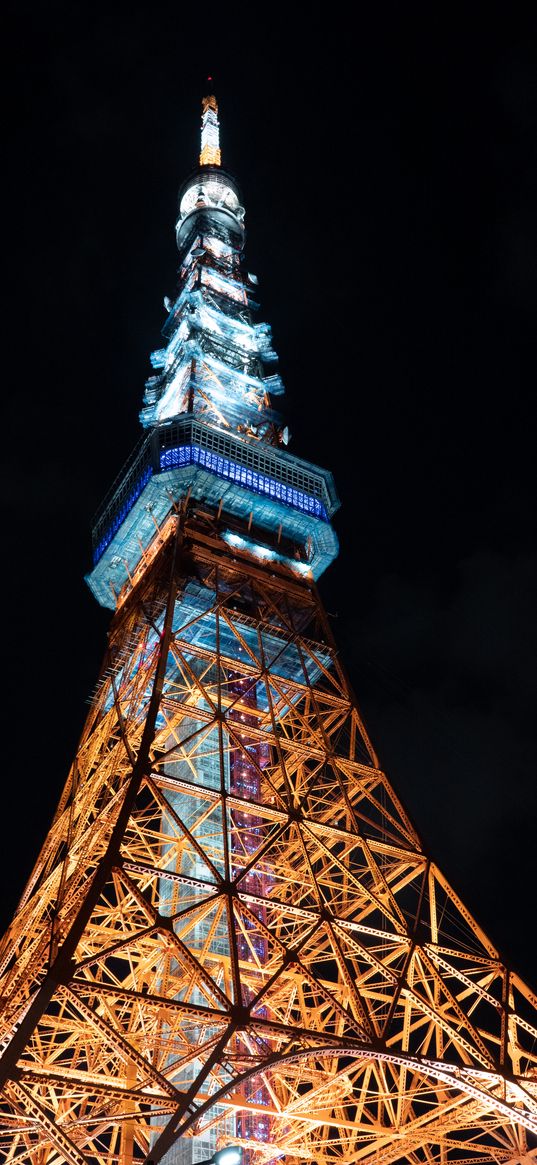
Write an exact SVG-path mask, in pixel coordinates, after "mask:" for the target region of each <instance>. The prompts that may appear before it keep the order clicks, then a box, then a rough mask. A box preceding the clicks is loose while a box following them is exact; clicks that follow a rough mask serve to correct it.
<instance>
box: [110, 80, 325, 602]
mask: <svg viewBox="0 0 537 1165" xmlns="http://www.w3.org/2000/svg"><path fill="white" fill-rule="evenodd" d="M216 110H217V107H216V101H215V99H214V97H206V98H204V100H203V120H202V148H201V154H200V167H199V169H198V170H196V171H195V172H194V174H192V175H191V177H190V178H189V179H188V180H187V181H186V182H185V184H184V186H183V187H182V189H181V191H180V196H179V216H178V219H177V225H176V238H177V246H178V250H179V283H178V288H177V292H176V295H175V298H174V299H170V298H169V297H166V298H165V307H166V310H167V313H168V318H167V320H166V322H165V324H164V328H163V333H162V334H163V338H164V343H163V345H162V347H161V348H159V349H158V350H157V351H156V352H153V353H152V355H151V363H152V366H153V369H154V373H153V375H152V376H150V378H149V379H148V381H147V383H146V386H145V396H144V407H143V409H142V412H141V414H140V419H141V422H142V425H143V427H144V428H145V429H146V431H147V432H146V435H145V437H143V438H142V440H141V442H140V444H139V446H138V447H137V449H136V450H135V451H134V454H133V456H132V458H131V460H130V462H129V463H128V465H127V467H126V469H125V471H124V473H123V475H122V477H121V480H120V481H119V483H116V486H115V487H114V489H113V490H112V491H111V493H110V494H109V495H108V497H107V499H106V500H105V503H104V504H103V506H102V507H101V510H100V511H99V513H98V515H97V518H96V521H95V526H94V531H93V557H94V568H93V570H92V572H91V574H90V575H89V576H88V583H89V586H90V587H91V590H92V591H93V593H94V595H95V597H96V598H97V599H98V600H99V602H100V603H102V604H103V605H104V606H107V607H111V608H112V609H113V608H115V606H116V603H117V600H118V597H119V596H120V595H121V594H122V593H123V588H124V587H125V586H127V587H130V586H131V585H132V583H133V581H134V580H136V579H137V578H138V577H139V573H140V571H143V570H144V569H145V565H144V564H145V561H146V555H147V552H148V550H149V547H150V546H151V545H152V544H153V542H154V538H155V531H156V528H157V527H158V529H159V530H161V529H162V527H163V524H164V523H165V521H166V518H167V516H168V515H169V514H170V513H171V512H172V511H173V508H174V506H175V505H176V504H177V503H178V502H179V500H180V499H181V498H184V497H186V495H187V494H188V496H189V498H192V499H199V500H201V499H204V500H205V501H206V502H207V503H209V504H211V505H213V506H216V507H217V509H218V512H219V516H220V521H221V528H222V536H223V537H224V538H225V539H226V540H227V541H228V543H229V544H230V545H232V546H235V547H237V548H243V549H244V548H246V547H247V548H249V549H250V550H251V551H252V552H253V553H255V554H256V555H257V556H258V557H260V558H263V559H271V558H272V559H274V560H278V561H281V562H286V563H289V564H290V565H291V567H292V569H293V571H295V572H296V573H299V574H300V573H302V574H303V573H305V572H306V573H308V572H309V571H310V570H311V572H312V574H313V576H314V577H315V578H317V577H318V576H319V575H320V574H321V572H322V571H323V570H324V569H325V567H326V566H328V564H329V563H330V562H331V561H332V559H333V558H334V557H335V555H336V554H337V539H336V536H335V533H334V531H333V529H332V527H331V525H330V517H331V515H332V514H333V513H334V511H335V510H336V508H337V505H338V501H337V497H336V493H335V489H334V484H333V478H332V475H331V473H329V472H328V471H327V470H324V469H319V468H318V467H317V466H314V465H311V464H310V463H309V462H307V461H304V460H302V459H300V458H298V457H294V456H293V455H292V454H291V453H289V452H288V450H287V443H288V430H287V428H286V427H285V426H284V425H283V424H282V419H281V416H280V413H279V412H278V411H277V410H276V409H275V407H274V400H275V398H277V397H279V396H281V394H282V393H283V391H284V390H283V384H282V381H281V378H280V376H279V375H278V373H277V372H276V370H275V366H276V360H277V358H276V354H275V352H274V351H273V348H272V343H271V332H270V327H269V326H268V324H266V323H261V322H256V319H255V316H256V312H257V309H258V304H257V302H256V298H257V278H256V277H255V275H252V274H251V273H250V272H248V271H247V269H246V267H245V265H244V259H243V248H244V237H245V232H244V208H243V206H242V205H241V197H240V191H239V188H238V185H237V183H236V181H235V179H234V178H233V177H232V176H231V175H230V174H229V173H228V172H227V171H226V170H224V169H222V168H221V166H220V165H219V161H220V149H219V145H218V119H217V112H216ZM209 158H210V159H211V161H208V160H207V161H206V159H209Z"/></svg>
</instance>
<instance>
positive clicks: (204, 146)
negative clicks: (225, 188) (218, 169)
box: [200, 77, 222, 166]
mask: <svg viewBox="0 0 537 1165" xmlns="http://www.w3.org/2000/svg"><path fill="white" fill-rule="evenodd" d="M210 80H211V78H210V77H209V81H210ZM221 161H222V157H221V154H220V125H219V122H218V105H217V102H216V97H204V98H203V102H202V115H201V152H200V166H219V165H220V163H221Z"/></svg>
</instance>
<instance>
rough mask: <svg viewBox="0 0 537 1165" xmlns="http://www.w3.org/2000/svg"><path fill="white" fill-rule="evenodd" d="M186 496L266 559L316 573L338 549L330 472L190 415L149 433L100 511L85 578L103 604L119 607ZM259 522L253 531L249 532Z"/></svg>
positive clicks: (232, 538)
mask: <svg viewBox="0 0 537 1165" xmlns="http://www.w3.org/2000/svg"><path fill="white" fill-rule="evenodd" d="M187 493H190V497H191V498H193V499H196V500H198V501H205V502H207V503H208V504H209V505H211V506H213V507H217V508H218V510H219V512H220V516H221V524H222V531H223V537H224V538H226V539H227V541H228V542H229V544H230V545H231V546H233V545H236V546H239V545H242V546H243V547H245V548H247V549H249V550H251V552H252V554H254V555H257V556H258V557H259V558H260V559H264V560H267V559H271V558H272V559H273V560H275V561H280V562H284V563H286V564H288V565H289V566H291V567H292V569H294V570H295V571H297V573H302V574H306V573H309V572H310V571H311V573H312V575H313V577H314V578H318V577H319V575H320V574H322V572H323V571H324V570H325V569H326V567H327V566H329V564H330V563H331V562H332V561H333V559H334V558H335V557H336V555H337V552H338V543H337V537H336V534H335V532H334V530H333V529H332V527H331V525H330V519H331V517H332V515H333V514H334V513H335V512H336V510H337V509H338V506H339V501H338V498H337V494H336V491H335V486H334V481H333V477H332V474H331V473H330V472H329V471H328V470H326V469H320V468H319V467H318V466H316V465H312V464H311V463H310V462H308V461H303V460H301V459H300V458H298V457H294V456H293V454H290V453H288V452H286V451H285V452H284V451H283V450H281V449H279V448H276V447H273V446H270V445H267V444H265V443H262V442H256V441H250V440H245V439H244V438H243V437H240V436H234V435H233V434H231V433H227V432H225V431H224V430H222V429H221V428H219V427H217V426H216V425H211V424H207V423H206V422H203V421H200V420H198V419H196V418H194V417H193V416H191V415H188V416H183V417H182V418H179V419H177V420H175V421H173V422H172V423H170V424H166V425H157V426H155V427H154V428H153V429H152V430H151V432H150V433H148V434H147V436H145V437H144V438H143V439H142V441H141V442H140V443H139V444H138V446H137V447H136V448H135V450H134V452H133V454H132V456H131V458H130V460H129V461H128V462H127V464H126V466H125V467H124V469H123V471H122V473H121V474H120V476H119V477H118V478H117V479H116V482H115V483H114V485H113V486H112V489H111V490H110V492H109V493H108V495H107V496H106V498H105V500H104V502H103V504H102V506H101V507H100V509H99V511H98V512H97V514H96V517H95V521H94V525H93V531H92V539H93V564H94V565H93V569H92V571H91V572H90V573H89V574H88V575H87V576H86V581H87V583H88V585H89V587H90V589H91V591H92V593H93V594H94V595H95V598H96V599H97V600H98V602H99V603H100V604H101V605H102V606H104V607H109V608H111V609H112V610H113V609H114V608H115V605H116V597H117V596H118V595H119V593H120V591H121V590H122V588H123V586H124V584H125V583H126V582H127V581H128V579H129V578H130V577H132V576H133V575H134V573H135V571H136V568H137V566H138V565H139V563H140V561H141V559H142V557H143V555H144V554H145V553H146V551H148V550H149V547H150V545H151V543H152V542H153V540H154V539H155V537H156V536H157V534H158V531H159V529H160V528H161V527H162V524H163V522H164V521H165V520H166V518H167V516H168V514H169V513H170V511H171V510H172V507H173V505H174V504H175V503H176V502H177V501H179V500H180V499H181V498H184V497H185V496H186V495H187ZM226 519H227V520H228V522H230V527H229V530H227V529H226ZM237 519H238V520H240V524H241V530H240V532H239V533H238V532H237V525H236V521H237ZM230 520H231V521H230ZM252 522H253V523H254V525H255V536H253V535H252V537H251V538H249V537H248V525H249V523H250V524H252ZM263 535H265V536H266V537H264V536H263Z"/></svg>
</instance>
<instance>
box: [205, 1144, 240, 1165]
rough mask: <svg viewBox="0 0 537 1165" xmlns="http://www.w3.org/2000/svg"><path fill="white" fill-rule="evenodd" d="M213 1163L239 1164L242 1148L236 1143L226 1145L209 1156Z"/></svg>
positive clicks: (217, 1164)
mask: <svg viewBox="0 0 537 1165" xmlns="http://www.w3.org/2000/svg"><path fill="white" fill-rule="evenodd" d="M211 1161H212V1162H213V1165H241V1161H242V1149H241V1148H239V1146H238V1145H226V1148H225V1149H219V1150H218V1152H217V1153H214V1154H213V1156H212V1157H211Z"/></svg>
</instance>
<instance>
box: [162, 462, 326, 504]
mask: <svg viewBox="0 0 537 1165" xmlns="http://www.w3.org/2000/svg"><path fill="white" fill-rule="evenodd" d="M185 465H202V466H203V468H204V469H206V470H208V471H209V473H214V474H215V475H216V477H223V478H225V479H226V480H227V481H234V482H236V484H237V485H242V486H244V488H245V489H249V490H251V491H252V493H256V494H263V495H265V496H266V497H270V498H274V500H275V501H278V502H283V504H284V506H291V508H292V509H293V510H300V511H301V512H302V513H304V514H311V515H312V516H313V517H314V518H321V519H322V521H323V522H327V521H328V516H327V513H326V510H325V508H324V506H323V504H322V502H320V501H319V499H318V498H314V497H312V495H311V494H307V493H304V491H303V490H301V489H295V488H294V487H293V486H289V485H285V484H284V482H283V481H275V479H274V478H272V477H267V476H266V475H265V474H263V473H258V471H257V470H255V469H248V468H246V466H244V465H238V464H237V462H236V461H230V460H229V459H228V458H227V457H221V456H219V454H217V453H211V451H210V450H209V449H200V448H199V446H197V445H176V446H175V447H174V448H173V449H164V450H162V451H161V454H160V468H161V469H180V468H181V467H182V466H185Z"/></svg>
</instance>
